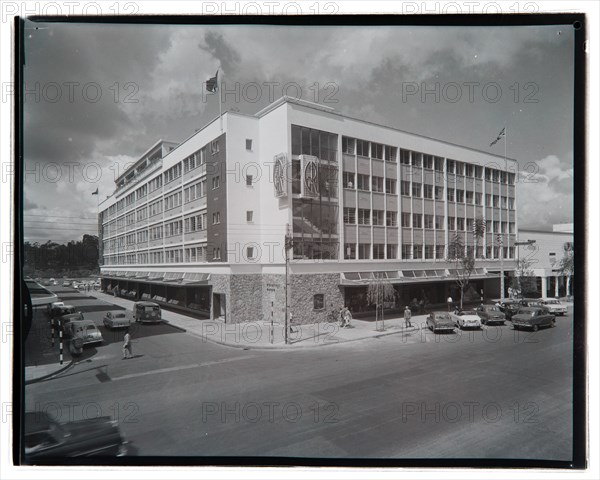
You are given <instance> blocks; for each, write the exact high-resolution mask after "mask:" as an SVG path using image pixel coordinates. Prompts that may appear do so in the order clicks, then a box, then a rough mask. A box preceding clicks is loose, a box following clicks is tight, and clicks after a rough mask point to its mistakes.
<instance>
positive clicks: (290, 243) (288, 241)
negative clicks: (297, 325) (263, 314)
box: [284, 224, 294, 345]
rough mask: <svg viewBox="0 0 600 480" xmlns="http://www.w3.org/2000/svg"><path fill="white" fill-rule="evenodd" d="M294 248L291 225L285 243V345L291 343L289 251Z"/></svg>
mask: <svg viewBox="0 0 600 480" xmlns="http://www.w3.org/2000/svg"><path fill="white" fill-rule="evenodd" d="M293 247H294V240H293V237H292V235H291V233H290V225H289V224H287V225H286V227H285V242H284V253H285V322H284V323H285V324H284V331H285V333H284V339H285V344H286V345H287V344H288V343H289V330H290V327H289V302H288V290H289V286H288V284H289V262H290V260H289V255H288V250H290V249H291V248H293Z"/></svg>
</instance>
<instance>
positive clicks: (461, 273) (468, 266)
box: [448, 234, 475, 310]
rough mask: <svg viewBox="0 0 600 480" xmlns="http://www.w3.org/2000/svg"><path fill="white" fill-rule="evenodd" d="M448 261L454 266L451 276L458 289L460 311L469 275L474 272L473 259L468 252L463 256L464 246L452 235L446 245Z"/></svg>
mask: <svg viewBox="0 0 600 480" xmlns="http://www.w3.org/2000/svg"><path fill="white" fill-rule="evenodd" d="M448 260H449V261H451V262H452V263H453V264H454V269H453V274H454V278H455V280H456V284H457V285H458V287H459V288H460V309H461V310H462V308H463V296H464V291H465V289H466V288H467V287H468V286H469V281H470V280H471V275H472V274H473V271H474V270H475V257H474V256H473V254H472V252H470V251H469V252H467V253H466V254H465V245H464V243H463V240H462V238H461V237H460V235H458V234H456V235H454V238H453V239H452V241H451V242H450V244H449V245H448Z"/></svg>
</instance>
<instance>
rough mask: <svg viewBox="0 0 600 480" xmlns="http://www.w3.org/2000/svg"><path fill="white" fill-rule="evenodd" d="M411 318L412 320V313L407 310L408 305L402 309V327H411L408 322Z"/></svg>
mask: <svg viewBox="0 0 600 480" xmlns="http://www.w3.org/2000/svg"><path fill="white" fill-rule="evenodd" d="M411 318H412V312H411V311H410V308H408V305H407V306H406V307H405V308H404V326H405V327H406V328H408V327H412V323H411V322H410V319H411Z"/></svg>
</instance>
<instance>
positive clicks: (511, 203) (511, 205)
mask: <svg viewBox="0 0 600 480" xmlns="http://www.w3.org/2000/svg"><path fill="white" fill-rule="evenodd" d="M508 208H509V209H510V210H514V209H515V199H514V198H512V197H508Z"/></svg>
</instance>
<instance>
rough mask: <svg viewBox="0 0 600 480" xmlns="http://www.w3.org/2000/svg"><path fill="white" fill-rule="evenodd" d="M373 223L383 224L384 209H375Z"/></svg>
mask: <svg viewBox="0 0 600 480" xmlns="http://www.w3.org/2000/svg"><path fill="white" fill-rule="evenodd" d="M373 225H383V210H373Z"/></svg>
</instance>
